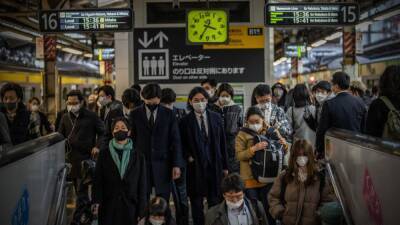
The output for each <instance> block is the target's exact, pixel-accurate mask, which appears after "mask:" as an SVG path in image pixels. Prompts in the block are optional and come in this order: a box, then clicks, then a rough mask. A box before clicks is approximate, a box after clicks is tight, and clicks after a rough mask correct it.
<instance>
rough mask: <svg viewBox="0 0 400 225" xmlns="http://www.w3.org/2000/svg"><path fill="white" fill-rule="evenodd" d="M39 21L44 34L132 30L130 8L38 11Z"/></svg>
mask: <svg viewBox="0 0 400 225" xmlns="http://www.w3.org/2000/svg"><path fill="white" fill-rule="evenodd" d="M39 21H40V22H39V23H40V24H39V25H40V31H41V32H46V33H54V32H64V33H65V32H85V31H90V32H99V31H131V30H132V28H133V16H132V10H131V9H130V8H124V9H84V10H49V11H40V12H39Z"/></svg>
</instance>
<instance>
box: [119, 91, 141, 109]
mask: <svg viewBox="0 0 400 225" xmlns="http://www.w3.org/2000/svg"><path fill="white" fill-rule="evenodd" d="M121 100H122V104H123V105H124V106H125V107H126V108H129V103H133V105H134V106H135V107H137V106H139V105H140V104H141V99H140V94H139V92H138V91H137V90H135V89H133V88H128V89H126V90H125V91H124V93H122V97H121Z"/></svg>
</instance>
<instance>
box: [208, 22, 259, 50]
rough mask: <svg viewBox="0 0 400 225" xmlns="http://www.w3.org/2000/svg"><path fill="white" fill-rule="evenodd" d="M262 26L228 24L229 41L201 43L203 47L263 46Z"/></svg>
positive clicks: (243, 47)
mask: <svg viewBox="0 0 400 225" xmlns="http://www.w3.org/2000/svg"><path fill="white" fill-rule="evenodd" d="M264 43H265V40H264V27H262V26H254V27H253V26H251V27H249V26H230V27H229V43H227V44H210V45H207V44H205V45H203V47H204V49H256V48H264Z"/></svg>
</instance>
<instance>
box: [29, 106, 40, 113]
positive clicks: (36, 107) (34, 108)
mask: <svg viewBox="0 0 400 225" xmlns="http://www.w3.org/2000/svg"><path fill="white" fill-rule="evenodd" d="M31 110H32V112H37V111H39V106H38V105H31Z"/></svg>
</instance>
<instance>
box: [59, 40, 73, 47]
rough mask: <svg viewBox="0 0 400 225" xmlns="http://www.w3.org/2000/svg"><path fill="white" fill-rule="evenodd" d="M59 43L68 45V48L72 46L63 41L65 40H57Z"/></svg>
mask: <svg viewBox="0 0 400 225" xmlns="http://www.w3.org/2000/svg"><path fill="white" fill-rule="evenodd" d="M57 43H59V44H63V45H67V46H70V45H71V44H70V43H68V42H66V41H63V40H60V39H57Z"/></svg>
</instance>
